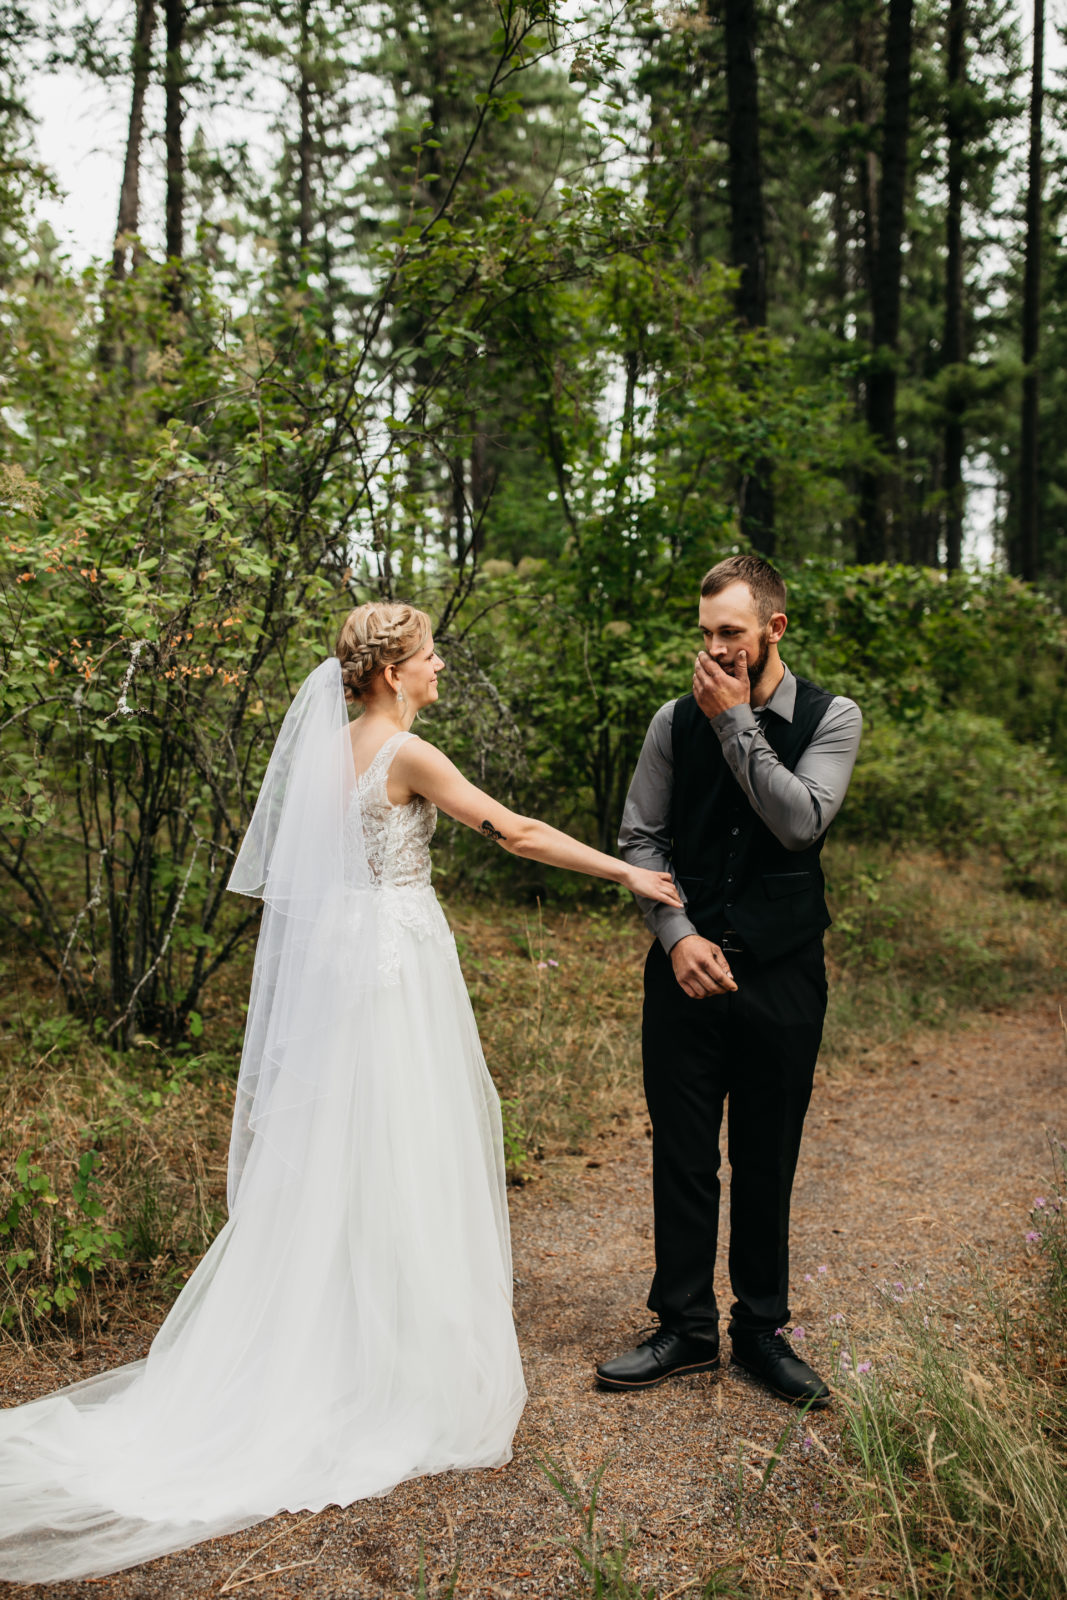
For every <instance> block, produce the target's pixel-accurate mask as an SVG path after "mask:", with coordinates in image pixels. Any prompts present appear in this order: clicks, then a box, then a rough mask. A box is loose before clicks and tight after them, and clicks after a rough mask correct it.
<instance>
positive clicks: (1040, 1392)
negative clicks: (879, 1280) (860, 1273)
mask: <svg viewBox="0 0 1067 1600" xmlns="http://www.w3.org/2000/svg"><path fill="white" fill-rule="evenodd" d="M1053 1150H1054V1154H1055V1156H1056V1158H1057V1166H1058V1172H1057V1176H1056V1181H1055V1184H1054V1186H1053V1187H1052V1189H1051V1193H1050V1195H1049V1196H1047V1197H1043V1199H1044V1201H1045V1204H1044V1205H1043V1206H1042V1207H1041V1208H1040V1211H1041V1216H1040V1218H1039V1220H1040V1221H1041V1222H1042V1223H1043V1228H1042V1229H1040V1230H1039V1229H1038V1228H1036V1227H1035V1228H1034V1229H1032V1230H1031V1235H1032V1236H1033V1237H1034V1241H1035V1243H1036V1244H1037V1245H1038V1247H1039V1249H1040V1257H1039V1270H1040V1271H1041V1275H1042V1279H1043V1281H1042V1282H1041V1283H1040V1284H1039V1286H1038V1292H1037V1294H1036V1296H1034V1297H1032V1298H1031V1299H1029V1300H1026V1299H1022V1300H1020V1297H1019V1294H1018V1291H1017V1290H1016V1291H1013V1290H1012V1289H1011V1287H1010V1285H1006V1286H1005V1285H1002V1286H1000V1287H994V1286H990V1285H989V1284H987V1283H980V1285H979V1287H980V1289H981V1291H982V1292H981V1299H980V1302H979V1304H980V1312H979V1316H978V1318H976V1319H975V1320H973V1321H972V1322H971V1323H970V1324H969V1325H968V1324H961V1323H959V1322H958V1320H957V1319H958V1317H959V1312H958V1309H953V1310H952V1311H951V1312H949V1313H946V1312H945V1310H944V1308H942V1307H940V1306H937V1305H935V1304H932V1303H929V1302H923V1301H920V1300H917V1299H916V1298H914V1297H913V1296H912V1295H910V1294H903V1295H897V1296H895V1297H894V1299H895V1301H896V1302H900V1304H899V1305H896V1306H895V1307H894V1309H895V1310H896V1312H897V1315H895V1316H894V1317H893V1318H892V1323H891V1330H890V1333H889V1336H888V1339H887V1341H886V1344H885V1347H884V1348H883V1350H882V1352H881V1355H880V1360H879V1362H878V1368H879V1370H880V1372H881V1377H880V1378H877V1379H875V1380H869V1379H868V1380H864V1381H862V1382H860V1381H854V1382H852V1383H851V1384H849V1385H847V1386H846V1388H845V1392H844V1394H843V1396H842V1401H841V1405H842V1412H843V1426H844V1435H845V1440H846V1443H847V1446H848V1452H849V1458H850V1461H851V1465H852V1470H851V1472H850V1473H848V1474H847V1475H846V1477H845V1479H844V1487H845V1489H846V1491H847V1493H848V1495H849V1497H850V1499H851V1501H852V1504H853V1506H854V1508H855V1509H856V1511H857V1512H858V1514H859V1516H860V1519H861V1520H862V1522H863V1525H864V1526H865V1527H866V1530H867V1534H868V1539H869V1541H870V1543H871V1544H872V1545H873V1546H875V1547H877V1546H881V1547H882V1548H883V1549H886V1550H888V1551H889V1552H891V1553H892V1554H893V1555H894V1556H895V1557H896V1559H897V1562H898V1570H899V1574H900V1582H901V1586H902V1589H903V1592H904V1593H906V1594H908V1595H910V1596H914V1597H916V1600H918V1597H920V1596H921V1597H927V1596H940V1597H945V1600H949V1597H953V1600H955V1597H959V1600H1025V1597H1030V1600H1054V1597H1058V1596H1065V1595H1067V1363H1065V1360H1064V1335H1065V1333H1067V1317H1065V1314H1064V1306H1065V1296H1067V1279H1065V1275H1064V1264H1065V1258H1067V1251H1065V1248H1064V1246H1065V1241H1067V1232H1065V1219H1067V1160H1065V1152H1064V1147H1063V1146H1062V1145H1060V1144H1054V1146H1053ZM1039 1233H1040V1234H1041V1237H1040V1238H1037V1235H1038V1234H1039ZM957 1328H959V1332H958V1333H956V1331H955V1330H956V1329H957Z"/></svg>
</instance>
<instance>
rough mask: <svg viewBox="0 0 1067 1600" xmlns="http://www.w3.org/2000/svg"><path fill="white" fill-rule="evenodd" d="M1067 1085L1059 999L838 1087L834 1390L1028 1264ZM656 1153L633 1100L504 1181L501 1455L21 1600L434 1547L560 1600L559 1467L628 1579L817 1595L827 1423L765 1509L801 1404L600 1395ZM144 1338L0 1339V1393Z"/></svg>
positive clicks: (819, 1127)
mask: <svg viewBox="0 0 1067 1600" xmlns="http://www.w3.org/2000/svg"><path fill="white" fill-rule="evenodd" d="M1065 1088H1067V1055H1065V1051H1064V1035H1063V1029H1062V1026H1061V1022H1060V1019H1059V1017H1058V1016H1057V1014H1056V1011H1055V1009H1054V1008H1053V1007H1052V1006H1050V1005H1045V1006H1034V1007H1031V1008H1030V1009H1029V1010H1027V1011H1025V1012H1021V1013H1014V1014H1004V1015H1002V1016H999V1017H996V1018H993V1019H990V1020H988V1021H987V1022H985V1023H983V1024H982V1025H981V1026H979V1027H976V1028H972V1029H970V1030H967V1031H963V1032H959V1033H954V1034H950V1033H947V1032H946V1033H944V1034H941V1035H933V1034H932V1035H927V1036H925V1037H924V1040H923V1041H922V1043H921V1044H919V1045H917V1046H916V1045H913V1046H911V1047H910V1048H909V1049H908V1050H907V1051H906V1052H904V1053H903V1054H901V1053H900V1052H897V1053H896V1054H895V1055H893V1054H892V1053H890V1054H888V1055H885V1056H883V1058H882V1059H881V1060H879V1062H878V1063H877V1066H876V1068H872V1069H871V1070H870V1071H864V1070H863V1069H857V1070H855V1071H852V1072H850V1073H848V1074H847V1075H846V1076H843V1077H837V1078H829V1079H828V1078H826V1077H822V1078H821V1080H820V1082H819V1083H818V1085H817V1089H816V1094H815V1097H814V1099H813V1102H812V1107H811V1111H810V1113H809V1118H808V1124H807V1132H806V1137H805V1144H804V1149H803V1152H802V1156H801V1165H800V1170H799V1173H798V1177H797V1185H796V1190H795V1197H794V1216H793V1260H792V1268H793V1284H794V1299H793V1317H794V1323H795V1324H799V1325H800V1326H801V1327H802V1328H803V1329H804V1337H803V1343H802V1348H803V1350H804V1352H805V1353H806V1354H807V1355H808V1356H809V1359H811V1360H812V1361H813V1362H814V1364H815V1365H816V1366H818V1367H819V1368H820V1370H822V1371H823V1372H824V1373H825V1374H826V1375H827V1376H828V1377H830V1378H831V1379H832V1378H833V1375H834V1373H835V1371H836V1363H837V1360H838V1359H839V1352H840V1349H841V1348H842V1347H843V1348H846V1349H849V1350H851V1351H852V1352H853V1356H852V1359H853V1360H854V1361H855V1362H857V1363H858V1362H859V1361H861V1360H863V1359H864V1358H867V1359H870V1360H871V1361H872V1362H873V1363H874V1365H875V1368H877V1362H878V1351H879V1340H880V1337H881V1330H882V1329H883V1328H884V1325H885V1319H886V1317H887V1315H888V1316H892V1314H893V1297H894V1295H896V1296H897V1297H898V1298H902V1297H905V1296H906V1295H908V1294H910V1293H911V1292H912V1291H913V1290H914V1289H915V1287H916V1286H917V1285H918V1284H919V1283H923V1284H925V1285H927V1286H928V1287H927V1289H925V1290H923V1291H922V1292H923V1293H931V1294H932V1295H933V1296H935V1297H936V1299H937V1304H938V1306H939V1307H940V1308H941V1309H940V1312H939V1314H940V1315H943V1316H948V1317H951V1316H952V1315H953V1313H952V1306H953V1295H959V1294H964V1293H966V1292H968V1291H967V1290H966V1289H965V1287H964V1286H965V1285H966V1284H967V1283H969V1282H970V1283H973V1277H972V1276H971V1275H970V1268H972V1267H973V1265H974V1264H975V1263H976V1262H977V1264H978V1265H979V1266H980V1267H981V1268H982V1269H984V1270H986V1271H988V1272H989V1273H990V1274H991V1275H993V1276H997V1275H1001V1276H1002V1275H1004V1274H1008V1275H1010V1274H1012V1273H1013V1272H1015V1271H1017V1270H1020V1271H1021V1270H1024V1269H1025V1250H1026V1247H1025V1245H1024V1242H1023V1236H1024V1234H1025V1231H1026V1229H1027V1228H1028V1226H1029V1209H1030V1206H1031V1204H1032V1202H1033V1199H1034V1197H1035V1195H1036V1194H1038V1193H1040V1191H1041V1189H1042V1185H1043V1183H1044V1181H1045V1180H1046V1178H1047V1175H1048V1172H1049V1160H1048V1150H1047V1146H1046V1142H1045V1133H1044V1131H1043V1130H1044V1128H1045V1126H1046V1125H1047V1126H1048V1127H1049V1128H1050V1129H1051V1130H1053V1131H1058V1132H1059V1133H1060V1134H1061V1135H1062V1134H1063V1132H1064V1129H1065V1126H1067V1114H1065V1113H1067V1103H1065V1101H1067V1097H1065V1093H1064V1091H1065ZM650 1149H651V1146H650V1140H649V1137H648V1135H647V1123H646V1120H645V1117H644V1115H643V1111H642V1108H641V1107H640V1106H638V1105H627V1106H622V1107H620V1108H619V1114H618V1116H617V1117H616V1120H615V1125H614V1127H613V1129H612V1131H610V1132H605V1133H603V1134H602V1136H601V1137H599V1138H598V1139H597V1140H595V1141H594V1142H592V1143H591V1144H590V1145H589V1147H588V1148H587V1150H586V1152H585V1154H583V1155H582V1156H577V1157H569V1158H562V1159H560V1160H559V1161H558V1162H554V1163H551V1164H549V1166H548V1170H547V1171H545V1172H544V1173H543V1174H542V1175H541V1176H540V1177H539V1179H538V1181H536V1182H534V1183H531V1184H529V1185H527V1186H526V1187H524V1188H522V1189H519V1190H513V1191H512V1198H511V1209H512V1227H513V1235H514V1245H515V1274H516V1301H515V1314H516V1320H517V1325H518V1330H519V1338H520V1342H521V1345H522V1349H523V1356H524V1361H525V1367H526V1376H527V1382H528V1385H529V1390H530V1399H529V1404H528V1405H527V1408H526V1412H525V1414H524V1416H523V1419H522V1422H521V1424H520V1427H519V1431H518V1434H517V1436H516V1440H515V1459H514V1461H513V1462H512V1463H511V1465H510V1466H508V1467H506V1468H502V1469H500V1470H499V1471H496V1472H486V1473H476V1474H469V1475H458V1474H450V1475H447V1476H443V1477H440V1478H432V1479H420V1480H416V1481H414V1482H412V1483H408V1484H404V1485H401V1486H400V1487H399V1488H398V1489H396V1490H395V1491H394V1492H393V1493H392V1494H391V1495H388V1496H386V1497H384V1498H383V1499H380V1500H374V1501H370V1502H364V1503H361V1504H358V1505H355V1506H351V1507H349V1508H347V1509H344V1510H340V1509H329V1510H327V1511H325V1512H322V1513H320V1514H319V1515H318V1516H314V1517H301V1516H299V1515H293V1516H286V1517H279V1518H277V1519H275V1520H274V1521H272V1522H269V1523H266V1524H261V1525H260V1526H259V1527H256V1528H254V1529H250V1530H249V1531H247V1532H246V1533H243V1534H238V1535H234V1536H232V1537H230V1538H226V1539H219V1540H215V1541H213V1542H211V1543H209V1544H204V1545H200V1546H197V1547H196V1548H195V1549H192V1550H189V1551H185V1552H182V1553H180V1554H178V1555H175V1556H171V1557H168V1558H166V1559H163V1560H160V1561H156V1562H153V1563H151V1564H150V1565H148V1566H146V1567H143V1568H140V1569H135V1570H134V1571H131V1572H127V1573H119V1574H116V1575H115V1576H113V1577H109V1578H104V1579H99V1580H96V1581H94V1582H91V1583H72V1584H57V1585H51V1586H47V1587H44V1586H41V1587H20V1586H14V1585H12V1586H10V1587H9V1588H8V1589H7V1593H8V1594H10V1595H11V1596H12V1600H15V1597H20V1596H27V1597H28V1596H30V1595H35V1596H37V1595H39V1596H41V1597H44V1596H48V1597H49V1600H88V1597H89V1596H93V1597H94V1600H134V1597H136V1600H157V1597H158V1600H182V1597H191V1596H200V1595H207V1594H212V1593H221V1592H226V1593H233V1592H237V1591H242V1592H244V1593H246V1594H248V1595H249V1596H255V1597H257V1600H280V1597H282V1596H296V1595H300V1596H305V1597H308V1600H341V1597H345V1600H348V1597H351V1600H356V1597H358V1600H384V1597H386V1596H388V1597H408V1596H414V1595H416V1594H417V1593H419V1592H420V1591H419V1582H420V1580H419V1576H418V1573H419V1564H420V1549H421V1551H422V1559H423V1562H424V1577H423V1580H422V1583H423V1589H422V1592H423V1593H425V1594H426V1595H430V1596H433V1595H438V1594H440V1593H443V1592H446V1590H447V1584H448V1578H449V1574H450V1573H451V1572H452V1571H453V1570H454V1569H455V1568H456V1566H457V1564H458V1570H459V1577H458V1582H457V1584H456V1588H455V1592H456V1594H457V1595H461V1596H465V1597H468V1596H469V1597H475V1596H477V1597H485V1600H490V1597H491V1600H507V1597H511V1596H515V1597H519V1596H550V1597H556V1596H560V1597H562V1596H565V1595H567V1594H569V1593H571V1592H573V1591H574V1588H575V1585H576V1583H577V1581H578V1577H579V1572H580V1569H579V1566H578V1564H577V1561H576V1559H575V1556H574V1554H573V1553H572V1552H571V1550H569V1549H568V1546H570V1545H572V1544H573V1543H575V1542H576V1541H577V1540H578V1539H579V1534H580V1530H581V1524H580V1518H579V1514H578V1513H577V1512H576V1511H575V1510H573V1509H572V1508H571V1507H570V1506H569V1505H568V1504H567V1502H566V1500H565V1499H564V1497H563V1496H562V1495H561V1494H560V1493H559V1492H558V1490H557V1489H556V1488H554V1487H553V1486H552V1484H551V1483H550V1482H549V1481H548V1477H547V1476H546V1469H547V1472H549V1473H553V1474H555V1475H556V1476H557V1477H558V1478H560V1479H562V1480H566V1481H567V1482H568V1483H569V1484H570V1485H571V1486H572V1488H573V1490H574V1493H575V1498H576V1499H577V1501H578V1502H579V1504H588V1499H589V1489H590V1486H591V1484H592V1482H593V1479H594V1476H595V1474H596V1473H597V1471H598V1470H599V1469H600V1468H602V1467H603V1469H604V1471H603V1480H602V1487H601V1491H600V1516H599V1528H600V1532H601V1534H602V1536H603V1537H604V1540H605V1542H606V1544H608V1545H609V1546H614V1547H615V1548H616V1549H619V1548H620V1547H621V1545H622V1543H623V1541H624V1539H626V1538H628V1539H629V1540H630V1553H629V1556H628V1567H627V1571H628V1572H629V1573H630V1575H631V1576H632V1577H633V1578H634V1579H635V1580H641V1581H642V1582H643V1583H646V1584H649V1585H651V1584H655V1585H657V1586H658V1590H659V1600H667V1597H668V1596H679V1597H680V1596H681V1595H683V1594H685V1593H687V1592H694V1593H696V1592H699V1585H698V1580H702V1579H704V1578H706V1576H707V1574H708V1572H709V1570H711V1569H714V1568H715V1567H722V1568H724V1569H725V1568H728V1567H731V1566H733V1567H734V1568H736V1569H741V1568H743V1567H744V1566H745V1564H746V1562H747V1561H748V1560H750V1559H751V1560H752V1561H756V1560H757V1558H758V1560H759V1561H761V1562H762V1563H763V1564H764V1570H766V1563H767V1562H768V1561H770V1562H771V1563H772V1565H773V1563H774V1562H777V1564H778V1567H779V1569H780V1570H779V1573H778V1578H779V1581H780V1582H781V1583H782V1584H783V1587H784V1591H785V1592H789V1591H790V1589H791V1588H793V1589H794V1592H796V1593H797V1594H800V1593H802V1592H804V1591H805V1587H806V1584H807V1581H808V1578H809V1576H810V1574H811V1573H812V1571H814V1570H816V1568H818V1567H819V1566H820V1563H821V1564H822V1566H824V1567H825V1566H826V1564H827V1563H829V1565H830V1566H832V1562H833V1551H834V1548H835V1545H834V1508H835V1499H834V1495H835V1491H834V1481H833V1480H834V1465H835V1462H836V1461H837V1460H839V1458H840V1435H839V1429H838V1421H837V1418H836V1417H835V1414H834V1410H833V1409H831V1410H830V1411H829V1412H827V1413H823V1414H822V1415H820V1416H818V1417H812V1418H810V1419H807V1420H805V1421H803V1422H802V1423H801V1424H800V1425H799V1426H797V1427H795V1428H794V1429H793V1430H792V1431H791V1432H790V1433H789V1435H788V1436H787V1438H786V1439H785V1441H784V1442H783V1443H782V1445H781V1450H780V1457H781V1459H780V1461H778V1462H776V1463H775V1464H774V1475H773V1494H772V1493H767V1494H766V1495H763V1496H762V1497H761V1496H760V1495H759V1494H758V1493H757V1490H758V1486H759V1481H760V1475H761V1474H762V1473H763V1472H764V1471H765V1470H766V1464H767V1463H768V1462H769V1461H771V1460H772V1457H773V1456H774V1454H775V1452H776V1447H777V1446H778V1445H779V1442H780V1441H781V1438H782V1432H783V1428H784V1427H785V1426H786V1425H787V1424H788V1423H789V1422H790V1419H791V1417H792V1413H791V1412H789V1410H788V1408H786V1407H784V1406H782V1405H780V1404H779V1403H778V1402H777V1401H775V1400H774V1399H773V1398H772V1397H770V1396H768V1395H766V1394H765V1393H764V1392H763V1391H762V1390H761V1389H760V1388H759V1387H758V1386H757V1385H756V1384H755V1383H754V1382H752V1381H751V1380H750V1379H748V1378H747V1377H746V1376H744V1375H743V1374H741V1373H740V1372H739V1371H738V1370H737V1369H734V1368H730V1367H728V1366H724V1369H723V1371H722V1373H721V1375H714V1374H708V1375H701V1376H699V1377H695V1378H692V1379H688V1380H681V1381H675V1382H672V1383H668V1384H664V1385H662V1386H661V1387H660V1388H658V1389H656V1390H654V1391H651V1392H649V1393H646V1394H643V1395H620V1394H603V1393H600V1392H598V1391H597V1390H596V1389H595V1388H594V1386H593V1382H592V1369H593V1366H594V1364H595V1362H596V1361H597V1359H599V1358H601V1357H603V1356H605V1355H610V1354H614V1353H616V1352H618V1351H620V1350H622V1349H624V1348H626V1347H628V1346H629V1345H630V1344H631V1343H633V1342H634V1338H635V1334H636V1333H637V1331H638V1329H639V1328H640V1327H641V1325H642V1324H643V1323H644V1321H645V1318H646V1314H645V1313H644V1310H643V1303H644V1296H645V1293H646V1292H647V1286H648V1280H649V1276H650V1272H651V1266H652V1244H651V1227H650V1223H651V1214H650V1194H649V1191H650ZM722 1258H723V1261H725V1250H724V1251H723V1252H722ZM721 1277H722V1281H721V1293H722V1297H723V1299H724V1301H726V1300H728V1285H727V1283H726V1281H725V1275H724V1274H723V1275H721ZM894 1285H896V1286H897V1287H896V1288H894ZM882 1286H887V1287H886V1288H883V1287H882ZM887 1294H888V1299H887V1298H886V1295H887ZM946 1307H947V1310H946V1309H945V1308H946ZM840 1318H844V1319H845V1320H844V1322H841V1321H840V1320H837V1319H840ZM151 1332H152V1329H151V1327H149V1326H148V1325H145V1326H144V1328H143V1330H142V1331H141V1333H140V1335H139V1336H138V1337H139V1339H140V1348H138V1345H137V1340H136V1338H135V1339H134V1340H133V1341H132V1342H129V1343H125V1342H124V1343H123V1345H122V1347H121V1348H118V1347H116V1345H115V1344H114V1343H113V1342H112V1343H110V1344H101V1345H99V1346H97V1347H92V1348H88V1347H87V1348H85V1349H84V1350H83V1351H82V1352H81V1357H80V1359H79V1360H78V1361H77V1363H76V1364H75V1363H74V1362H73V1360H72V1359H67V1358H66V1357H64V1356H63V1355H62V1354H60V1355H59V1356H57V1355H56V1354H55V1353H54V1352H52V1353H50V1354H49V1355H47V1356H46V1355H42V1354H40V1353H38V1354H36V1355H27V1354H26V1353H25V1352H24V1351H21V1350H19V1351H14V1350H12V1349H11V1348H9V1349H8V1351H7V1352H6V1354H5V1356H4V1359H3V1365H2V1369H0V1379H2V1381H3V1392H2V1398H3V1401H4V1403H6V1404H11V1403H15V1402H18V1401H22V1400H26V1399H29V1398H31V1397H33V1396H34V1395H36V1394H39V1393H44V1392H46V1391H48V1390H49V1389H51V1388H54V1387H55V1386H56V1384H57V1383H59V1382H65V1381H70V1380H71V1379H72V1378H75V1377H77V1376H87V1375H88V1374H89V1373H90V1372H93V1371H97V1370H99V1369H100V1368H102V1367H106V1366H109V1365H113V1364H114V1363H115V1361H116V1360H119V1359H132V1358H134V1357H135V1356H137V1355H139V1354H142V1353H143V1349H144V1347H146V1346H147V1343H148V1340H149V1339H150V1337H151ZM727 1348H728V1344H727ZM791 1570H795V1587H794V1586H793V1584H792V1582H791V1580H790V1578H789V1573H790V1571H791ZM723 1582H724V1583H725V1582H726V1579H725V1577H724V1579H723ZM726 1592H728V1591H726ZM809 1592H810V1591H809ZM838 1592H846V1591H843V1590H840V1589H839V1590H838Z"/></svg>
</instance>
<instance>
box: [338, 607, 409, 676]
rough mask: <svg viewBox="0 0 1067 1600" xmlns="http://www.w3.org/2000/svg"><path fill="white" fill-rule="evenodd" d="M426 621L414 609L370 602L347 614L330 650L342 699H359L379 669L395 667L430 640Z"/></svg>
mask: <svg viewBox="0 0 1067 1600" xmlns="http://www.w3.org/2000/svg"><path fill="white" fill-rule="evenodd" d="M430 632H431V626H430V619H429V617H428V616H427V615H426V613H425V611H416V609H415V607H414V606H409V605H403V604H400V603H396V604H393V603H391V602H389V601H386V600H371V601H368V603H367V604H366V605H365V606H357V607H356V609H355V610H354V611H350V612H349V613H348V616H347V617H346V618H345V620H344V625H343V627H342V628H341V632H340V634H339V635H338V638H337V648H336V649H335V651H334V654H335V655H336V657H337V659H338V661H339V662H340V663H341V678H342V680H343V682H344V686H345V699H346V700H359V699H361V698H362V696H363V695H364V694H365V693H366V691H367V689H368V688H369V686H370V684H371V683H372V682H373V680H374V679H375V678H376V677H377V676H378V673H379V672H381V670H382V668H383V667H389V666H393V667H396V666H399V665H400V663H401V662H402V661H407V660H408V659H409V657H411V656H413V655H415V654H416V653H417V652H418V651H419V650H420V649H421V648H422V646H423V645H424V644H425V643H426V641H427V639H428V638H429V637H430Z"/></svg>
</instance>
